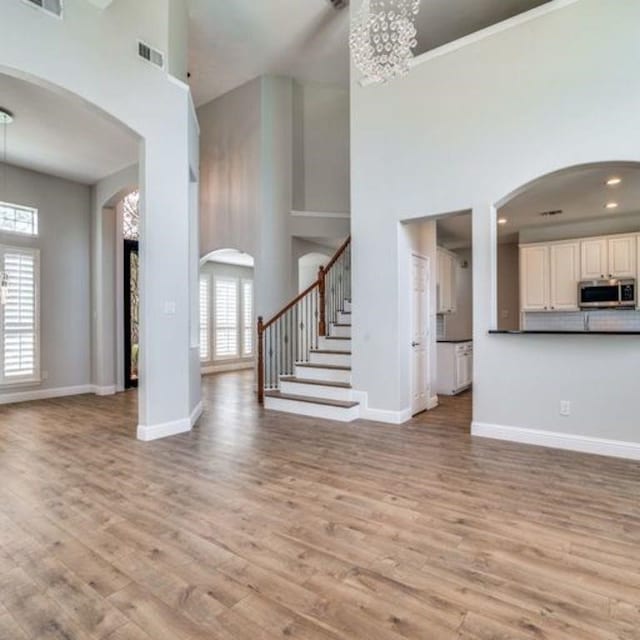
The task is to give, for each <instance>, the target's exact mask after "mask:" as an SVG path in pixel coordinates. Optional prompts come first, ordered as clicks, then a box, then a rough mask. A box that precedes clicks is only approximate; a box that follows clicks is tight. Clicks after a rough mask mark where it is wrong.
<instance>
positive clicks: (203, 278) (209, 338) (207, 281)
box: [198, 273, 213, 362]
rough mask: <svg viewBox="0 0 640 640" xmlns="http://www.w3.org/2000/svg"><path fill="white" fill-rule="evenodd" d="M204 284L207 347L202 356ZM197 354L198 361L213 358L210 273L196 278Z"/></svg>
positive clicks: (206, 360)
mask: <svg viewBox="0 0 640 640" xmlns="http://www.w3.org/2000/svg"><path fill="white" fill-rule="evenodd" d="M203 284H206V287H207V300H206V303H207V304H206V306H207V308H206V311H204V313H206V319H207V327H206V335H207V347H206V355H205V356H204V357H203V356H202V337H203V333H202V332H203V326H202V317H203V309H202V285H203ZM198 354H199V356H200V362H211V361H212V359H213V279H212V277H211V274H210V273H201V274H200V278H199V280H198Z"/></svg>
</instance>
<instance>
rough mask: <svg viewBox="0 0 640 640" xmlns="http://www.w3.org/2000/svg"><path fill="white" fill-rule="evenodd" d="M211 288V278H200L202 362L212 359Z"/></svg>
mask: <svg viewBox="0 0 640 640" xmlns="http://www.w3.org/2000/svg"><path fill="white" fill-rule="evenodd" d="M210 320H211V287H210V278H209V276H200V360H203V361H207V360H209V359H210V357H211V344H210V338H209V336H210V335H211V331H210V329H211V322H210Z"/></svg>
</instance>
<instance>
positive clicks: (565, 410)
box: [560, 400, 571, 416]
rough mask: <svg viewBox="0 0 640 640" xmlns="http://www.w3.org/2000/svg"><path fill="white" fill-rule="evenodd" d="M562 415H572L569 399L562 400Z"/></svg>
mask: <svg viewBox="0 0 640 640" xmlns="http://www.w3.org/2000/svg"><path fill="white" fill-rule="evenodd" d="M560 415H561V416H570V415H571V402H570V401H569V400H560Z"/></svg>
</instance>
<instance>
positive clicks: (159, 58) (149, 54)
mask: <svg viewBox="0 0 640 640" xmlns="http://www.w3.org/2000/svg"><path fill="white" fill-rule="evenodd" d="M138 55H139V56H140V57H141V58H142V59H143V60H146V61H147V62H150V63H151V64H153V65H155V66H156V67H159V68H160V69H164V54H163V53H162V51H158V49H154V48H153V47H151V46H149V45H148V44H146V43H144V42H142V40H138Z"/></svg>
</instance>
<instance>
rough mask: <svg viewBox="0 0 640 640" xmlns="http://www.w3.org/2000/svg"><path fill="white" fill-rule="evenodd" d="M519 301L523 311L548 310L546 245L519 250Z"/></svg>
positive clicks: (547, 248) (547, 250)
mask: <svg viewBox="0 0 640 640" xmlns="http://www.w3.org/2000/svg"><path fill="white" fill-rule="evenodd" d="M520 300H521V306H522V310H523V311H548V310H549V306H550V302H549V247H548V246H546V245H534V246H530V247H522V248H521V249H520Z"/></svg>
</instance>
